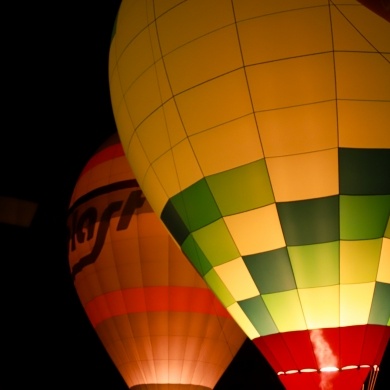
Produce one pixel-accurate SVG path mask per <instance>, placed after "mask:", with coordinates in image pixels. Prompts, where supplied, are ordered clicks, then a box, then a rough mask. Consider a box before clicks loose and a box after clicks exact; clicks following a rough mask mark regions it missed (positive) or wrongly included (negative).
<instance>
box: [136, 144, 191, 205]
mask: <svg viewBox="0 0 390 390" xmlns="http://www.w3.org/2000/svg"><path fill="white" fill-rule="evenodd" d="M152 167H153V171H154V172H155V173H156V175H157V177H158V178H159V179H160V180H159V181H160V182H161V183H162V185H163V186H164V188H163V191H164V192H165V193H166V195H167V196H168V197H169V198H171V197H172V196H173V195H176V194H177V193H178V192H180V191H182V190H183V189H184V188H182V186H181V184H180V182H179V178H178V176H177V170H176V161H175V158H174V156H173V151H172V149H170V150H168V151H167V152H166V153H165V154H163V155H162V156H161V157H160V158H159V159H158V160H156V161H155V162H154V163H153V164H152ZM150 174H151V173H150V171H149V172H148V175H150ZM153 185H154V183H153ZM144 187H145V183H144V185H143V187H142V190H144ZM145 195H146V197H147V199H148V202H149V203H150V204H153V205H154V201H153V202H152V201H151V200H150V199H149V198H148V195H147V194H146V193H145Z"/></svg>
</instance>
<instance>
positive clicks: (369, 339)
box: [253, 325, 390, 390]
mask: <svg viewBox="0 0 390 390" xmlns="http://www.w3.org/2000/svg"><path fill="white" fill-rule="evenodd" d="M389 337H390V329H389V327H387V326H379V325H362V326H350V327H342V328H332V329H331V328H329V329H316V330H310V331H309V330H306V331H298V332H286V333H278V334H273V335H269V336H262V337H259V338H257V339H254V340H253V341H254V343H255V345H256V346H257V347H258V348H259V350H260V352H261V353H262V354H263V355H264V357H265V358H266V359H267V361H268V362H269V363H270V365H271V366H272V368H273V369H274V370H275V372H276V373H278V375H279V379H280V380H281V381H282V383H283V384H284V385H285V386H286V388H287V389H288V390H293V389H298V388H300V389H302V388H305V389H321V388H325V387H321V386H322V385H321V383H327V384H328V385H330V384H331V385H332V386H333V387H332V386H330V387H329V388H332V389H346V388H348V389H355V388H356V389H360V388H361V386H362V384H363V382H364V380H365V378H366V376H367V374H368V372H369V370H370V369H371V368H372V367H375V366H377V365H379V363H380V361H381V359H382V356H383V354H384V351H385V349H386V346H387V343H388V340H389ZM347 383H348V385H347ZM350 383H351V384H352V385H350Z"/></svg>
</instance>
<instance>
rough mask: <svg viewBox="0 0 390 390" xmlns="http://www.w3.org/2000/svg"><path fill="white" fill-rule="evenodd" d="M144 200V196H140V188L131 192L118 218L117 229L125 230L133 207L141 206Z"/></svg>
mask: <svg viewBox="0 0 390 390" xmlns="http://www.w3.org/2000/svg"><path fill="white" fill-rule="evenodd" d="M144 202H145V197H144V196H142V191H141V190H136V191H133V192H131V194H130V196H129V198H128V199H127V202H126V204H125V207H124V208H123V212H122V215H121V217H120V219H119V222H118V226H117V229H116V230H117V231H119V230H125V229H127V227H128V226H129V223H130V220H131V217H132V216H133V214H134V211H135V209H137V208H140V207H142V205H143V204H144Z"/></svg>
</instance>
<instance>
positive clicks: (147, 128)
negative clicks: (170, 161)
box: [137, 109, 184, 163]
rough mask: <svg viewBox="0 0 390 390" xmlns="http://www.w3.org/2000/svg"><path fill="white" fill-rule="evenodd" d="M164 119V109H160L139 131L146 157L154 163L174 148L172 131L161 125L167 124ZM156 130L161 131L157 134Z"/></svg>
mask: <svg viewBox="0 0 390 390" xmlns="http://www.w3.org/2000/svg"><path fill="white" fill-rule="evenodd" d="M164 117H165V112H164V109H159V110H157V111H156V112H154V113H153V114H151V115H150V116H149V118H147V120H145V121H144V122H143V123H142V124H141V125H140V126H139V127H138V129H137V135H138V138H139V140H140V142H141V144H142V145H143V149H144V151H145V154H146V157H147V159H148V160H149V161H151V162H152V163H153V161H155V160H156V159H158V158H159V157H161V156H162V155H163V154H164V153H166V152H167V150H170V149H171V148H172V146H173V144H172V141H171V138H170V130H168V129H167V128H166V127H165V128H161V123H165V119H164ZM156 128H160V131H158V132H157V131H156ZM183 135H184V132H183ZM183 138H184V136H183V137H182V139H183Z"/></svg>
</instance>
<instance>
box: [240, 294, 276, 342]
mask: <svg viewBox="0 0 390 390" xmlns="http://www.w3.org/2000/svg"><path fill="white" fill-rule="evenodd" d="M238 304H239V305H240V307H241V309H242V310H243V311H244V313H245V314H246V315H247V317H248V318H249V319H250V321H251V322H252V325H253V326H254V327H255V329H256V330H257V331H258V332H259V334H260V336H266V335H269V334H274V333H278V332H279V331H278V328H277V327H276V325H275V322H274V321H273V319H272V317H271V315H270V314H269V311H268V309H267V307H266V306H265V303H264V301H263V299H262V298H261V297H260V296H257V297H253V298H249V299H245V300H244V301H240V302H238Z"/></svg>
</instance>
